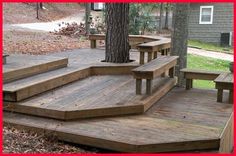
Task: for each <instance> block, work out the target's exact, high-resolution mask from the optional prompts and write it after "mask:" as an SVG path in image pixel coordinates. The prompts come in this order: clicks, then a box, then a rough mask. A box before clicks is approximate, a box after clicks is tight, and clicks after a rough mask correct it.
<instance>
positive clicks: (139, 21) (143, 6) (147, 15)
mask: <svg viewBox="0 0 236 156" xmlns="http://www.w3.org/2000/svg"><path fill="white" fill-rule="evenodd" d="M156 7H158V4H157V3H150V4H149V3H131V4H130V12H129V19H130V20H129V33H130V34H132V35H139V34H144V32H145V31H150V32H151V31H153V30H154V28H155V24H153V23H152V22H153V19H152V12H153V11H154V9H155V8H156Z"/></svg>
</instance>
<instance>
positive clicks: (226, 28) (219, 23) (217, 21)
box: [189, 3, 234, 44]
mask: <svg viewBox="0 0 236 156" xmlns="http://www.w3.org/2000/svg"><path fill="white" fill-rule="evenodd" d="M208 5H209V6H214V9H213V23H212V24H199V16H200V6H208ZM190 8H191V9H190V15H189V39H195V40H201V41H204V42H209V43H216V44H220V34H221V33H224V32H233V14H234V12H233V3H191V5H190ZM232 41H233V39H232Z"/></svg>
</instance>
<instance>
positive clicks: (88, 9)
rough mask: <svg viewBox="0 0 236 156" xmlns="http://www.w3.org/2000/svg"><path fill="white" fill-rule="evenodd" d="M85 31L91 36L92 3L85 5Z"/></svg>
mask: <svg viewBox="0 0 236 156" xmlns="http://www.w3.org/2000/svg"><path fill="white" fill-rule="evenodd" d="M85 5H86V7H85V31H86V35H89V34H90V31H89V29H90V19H89V18H90V12H91V3H86V4H85Z"/></svg>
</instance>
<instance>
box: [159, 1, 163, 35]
mask: <svg viewBox="0 0 236 156" xmlns="http://www.w3.org/2000/svg"><path fill="white" fill-rule="evenodd" d="M162 16H163V3H161V5H160V19H159V32H160V31H161V29H162Z"/></svg>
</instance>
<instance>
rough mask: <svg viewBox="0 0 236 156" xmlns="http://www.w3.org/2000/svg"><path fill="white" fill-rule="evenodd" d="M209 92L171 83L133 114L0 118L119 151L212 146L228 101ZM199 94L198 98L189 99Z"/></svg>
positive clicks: (228, 110) (229, 107)
mask: <svg viewBox="0 0 236 156" xmlns="http://www.w3.org/2000/svg"><path fill="white" fill-rule="evenodd" d="M215 94H216V92H215V91H213V90H211V91H206V90H198V89H192V90H189V91H186V90H185V89H184V88H181V89H179V88H174V89H173V90H172V91H170V92H169V93H168V94H167V95H166V96H164V97H163V98H162V99H161V100H160V101H158V102H157V103H156V104H155V105H154V106H153V107H151V108H150V109H149V110H148V111H147V112H146V113H144V114H143V115H135V116H123V117H109V118H100V119H86V120H75V121H67V122H63V121H58V120H54V119H45V118H40V117H31V118H28V116H26V115H20V114H16V113H14V114H11V113H5V115H4V120H5V122H8V123H17V124H19V125H28V126H30V127H38V128H46V129H50V130H52V131H54V132H55V133H57V134H58V135H59V138H60V137H61V139H62V140H66V141H71V142H75V143H80V144H85V145H93V146H97V147H103V148H108V149H113V150H117V151H123V152H147V151H148V150H149V151H151V152H166V151H181V150H194V149H195V150H197V149H217V148H218V146H219V137H220V134H221V132H222V131H223V128H224V126H225V124H226V122H227V121H228V119H229V117H230V115H231V112H232V105H229V104H226V103H217V102H215V98H214V96H215ZM199 96H201V100H200V102H199V98H194V97H199ZM175 99H177V100H175ZM180 99H182V101H181V100H180ZM189 99H192V100H191V101H189ZM188 108H190V109H188ZM205 108H206V109H205ZM203 110H204V111H203ZM163 112H164V113H163ZM14 116H15V117H14ZM183 116H186V117H185V118H183ZM216 120H217V121H218V122H216Z"/></svg>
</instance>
